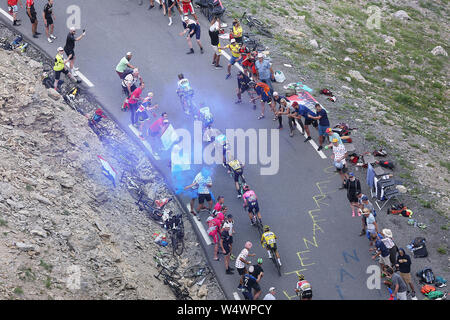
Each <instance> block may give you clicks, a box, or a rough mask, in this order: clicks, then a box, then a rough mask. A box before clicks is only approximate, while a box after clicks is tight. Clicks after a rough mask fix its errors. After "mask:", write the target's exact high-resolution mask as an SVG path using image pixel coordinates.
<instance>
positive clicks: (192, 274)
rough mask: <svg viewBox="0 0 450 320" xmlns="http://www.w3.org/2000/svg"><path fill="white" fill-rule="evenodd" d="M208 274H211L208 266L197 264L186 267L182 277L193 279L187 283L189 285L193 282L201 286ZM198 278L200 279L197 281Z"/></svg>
mask: <svg viewBox="0 0 450 320" xmlns="http://www.w3.org/2000/svg"><path fill="white" fill-rule="evenodd" d="M210 274H212V272H211V270H210V269H209V267H208V266H206V265H202V264H197V265H195V266H192V267H189V268H187V269H186V270H185V271H184V273H183V277H184V278H189V279H192V280H193V281H192V282H191V284H190V285H189V287H192V286H193V285H194V284H197V285H199V286H201V285H202V284H203V283H204V281H205V280H206V278H207V277H208V276H209V275H210ZM199 278H201V279H200V280H198V281H197V279H199Z"/></svg>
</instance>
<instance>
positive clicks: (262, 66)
mask: <svg viewBox="0 0 450 320" xmlns="http://www.w3.org/2000/svg"><path fill="white" fill-rule="evenodd" d="M255 68H256V74H257V78H258V79H259V81H262V82H264V83H265V84H267V85H268V86H269V88H270V93H271V94H272V92H273V87H272V80H275V76H274V73H273V70H272V67H271V65H270V62H269V61H268V60H266V59H264V54H262V53H261V52H260V53H258V60H256V62H255Z"/></svg>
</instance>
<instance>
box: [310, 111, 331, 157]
mask: <svg viewBox="0 0 450 320" xmlns="http://www.w3.org/2000/svg"><path fill="white" fill-rule="evenodd" d="M315 108H316V116H312V115H309V117H310V118H311V119H313V120H319V128H318V129H319V147H318V148H317V151H320V150H322V148H323V147H322V144H323V141H324V139H325V136H327V137H328V134H327V133H326V130H327V128H329V127H330V121H329V120H328V114H327V112H326V111H325V109H323V108H322V106H321V105H320V104H319V103H316V105H315Z"/></svg>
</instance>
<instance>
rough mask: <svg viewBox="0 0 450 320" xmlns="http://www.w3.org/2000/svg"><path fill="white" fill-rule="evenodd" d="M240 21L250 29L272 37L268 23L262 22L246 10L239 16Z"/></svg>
mask: <svg viewBox="0 0 450 320" xmlns="http://www.w3.org/2000/svg"><path fill="white" fill-rule="evenodd" d="M241 21H243V22H244V24H246V25H247V26H248V27H249V28H250V29H251V28H255V29H256V30H257V31H258V32H259V33H260V34H262V35H264V36H266V37H269V38H272V37H273V35H272V32H271V31H270V30H269V29H270V28H271V26H270V25H268V24H267V23H264V22H262V21H260V20H258V19H256V18H255V17H253V16H252V15H251V14H248V13H247V12H244V14H243V15H242V17H241Z"/></svg>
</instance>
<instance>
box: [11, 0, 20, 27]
mask: <svg viewBox="0 0 450 320" xmlns="http://www.w3.org/2000/svg"><path fill="white" fill-rule="evenodd" d="M17 3H19V4H20V7H21V8H22V9H23V5H22V1H20V0H8V10H9V14H10V15H12V17H13V26H20V23H17V22H19V21H20V20H18V19H17V11H19V6H18V5H17Z"/></svg>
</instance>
